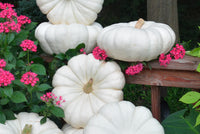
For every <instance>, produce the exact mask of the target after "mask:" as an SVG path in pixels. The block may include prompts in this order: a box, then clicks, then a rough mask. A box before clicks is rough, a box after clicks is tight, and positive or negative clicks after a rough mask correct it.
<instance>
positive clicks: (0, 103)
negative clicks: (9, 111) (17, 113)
mask: <svg viewBox="0 0 200 134" xmlns="http://www.w3.org/2000/svg"><path fill="white" fill-rule="evenodd" d="M8 102H9V99H8V98H3V99H0V105H6V104H8Z"/></svg>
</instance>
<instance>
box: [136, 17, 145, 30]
mask: <svg viewBox="0 0 200 134" xmlns="http://www.w3.org/2000/svg"><path fill="white" fill-rule="evenodd" d="M143 25H144V20H143V19H142V18H140V19H139V20H138V21H137V23H136V24H135V28H137V29H141V28H142V26H143Z"/></svg>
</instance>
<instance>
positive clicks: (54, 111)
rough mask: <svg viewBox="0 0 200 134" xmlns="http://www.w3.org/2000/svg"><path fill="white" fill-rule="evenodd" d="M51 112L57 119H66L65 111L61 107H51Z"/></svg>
mask: <svg viewBox="0 0 200 134" xmlns="http://www.w3.org/2000/svg"><path fill="white" fill-rule="evenodd" d="M50 112H51V113H52V114H53V115H55V116H56V117H64V116H65V114H64V111H63V109H62V108H60V107H56V106H54V107H51V108H50Z"/></svg>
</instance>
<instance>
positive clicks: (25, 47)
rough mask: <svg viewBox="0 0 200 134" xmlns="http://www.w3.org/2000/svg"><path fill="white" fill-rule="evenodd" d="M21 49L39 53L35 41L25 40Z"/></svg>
mask: <svg viewBox="0 0 200 134" xmlns="http://www.w3.org/2000/svg"><path fill="white" fill-rule="evenodd" d="M20 47H22V49H23V51H27V50H30V51H32V52H37V46H36V45H35V44H34V41H32V40H24V41H22V43H21V44H20Z"/></svg>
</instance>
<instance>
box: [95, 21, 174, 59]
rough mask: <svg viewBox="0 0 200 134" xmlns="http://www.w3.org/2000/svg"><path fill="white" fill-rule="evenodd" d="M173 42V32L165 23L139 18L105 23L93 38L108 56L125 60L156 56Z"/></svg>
mask: <svg viewBox="0 0 200 134" xmlns="http://www.w3.org/2000/svg"><path fill="white" fill-rule="evenodd" d="M137 22H138V23H137ZM136 24H137V25H136ZM174 42H175V33H174V31H173V30H172V29H171V28H170V27H169V26H168V25H166V24H163V23H156V22H153V21H143V20H142V19H140V20H139V21H132V22H129V23H118V24H113V25H111V26H107V27H105V28H104V29H103V30H102V31H101V33H100V34H99V36H98V39H97V45H98V46H99V47H100V48H101V49H104V50H105V51H106V54H107V55H108V57H111V58H114V59H118V60H122V61H127V62H135V61H150V60H152V59H156V58H157V57H158V56H159V55H160V54H161V53H167V52H168V51H169V50H170V49H171V48H172V46H173V45H174Z"/></svg>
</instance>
